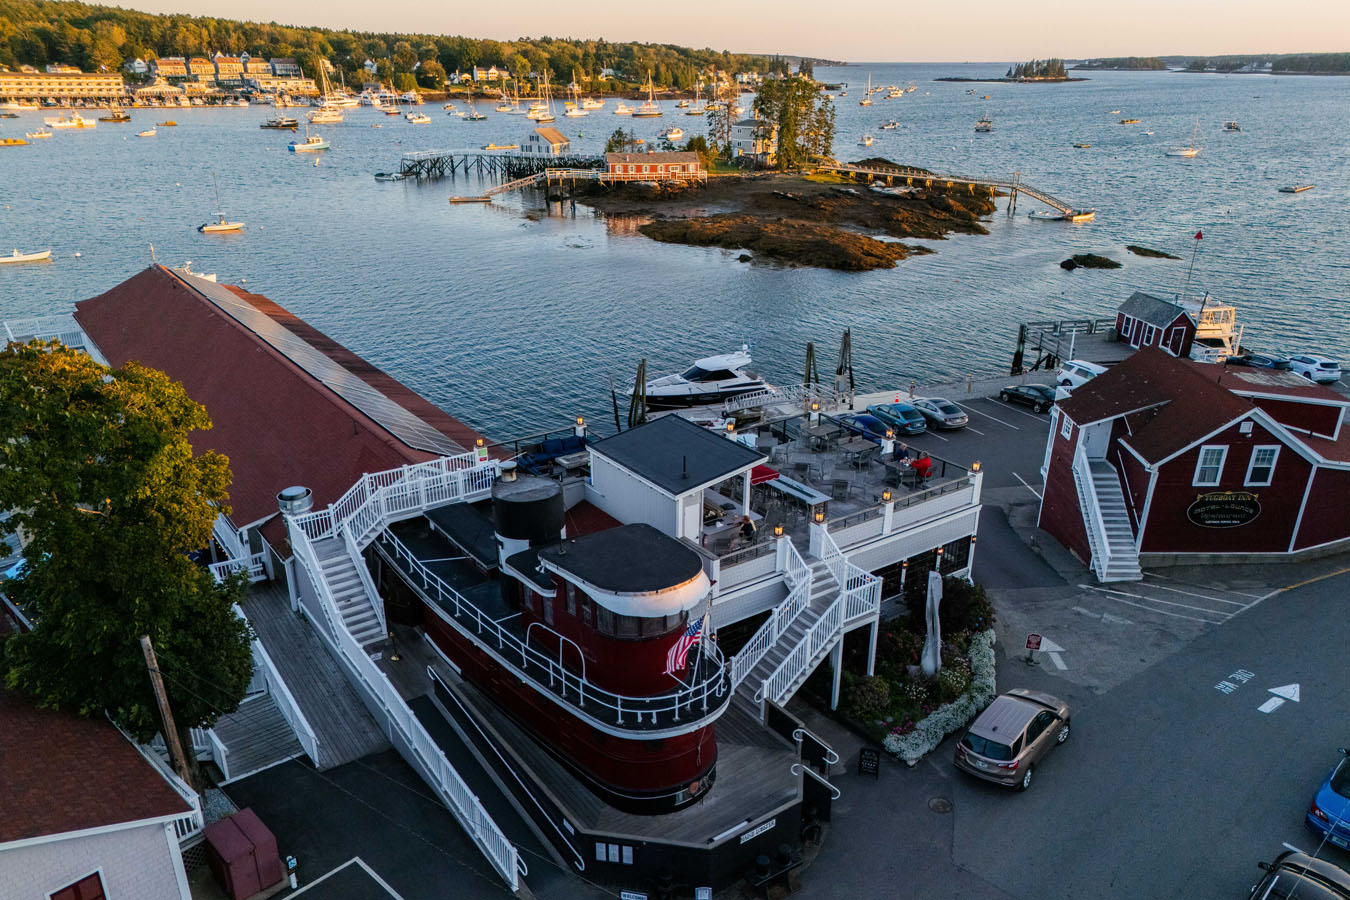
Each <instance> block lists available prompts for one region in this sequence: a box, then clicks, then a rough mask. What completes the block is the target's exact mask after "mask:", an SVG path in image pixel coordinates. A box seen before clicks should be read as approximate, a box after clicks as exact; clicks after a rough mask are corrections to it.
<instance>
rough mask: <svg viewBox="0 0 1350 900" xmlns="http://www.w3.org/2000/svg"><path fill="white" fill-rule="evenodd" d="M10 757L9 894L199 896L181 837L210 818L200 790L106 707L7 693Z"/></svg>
mask: <svg viewBox="0 0 1350 900" xmlns="http://www.w3.org/2000/svg"><path fill="white" fill-rule="evenodd" d="M0 758H2V759H4V760H5V782H4V783H5V786H4V798H5V814H4V815H3V816H0V885H4V886H5V888H4V892H3V893H4V895H5V896H6V897H34V898H50V900H94V898H103V897H114V898H115V897H146V898H150V897H154V898H159V900H169V898H178V900H190V897H191V894H190V893H189V891H188V881H187V873H186V871H185V869H184V867H183V855H182V851H181V849H180V843H179V841H180V837H182V836H185V835H187V834H189V833H190V834H196V833H198V832H199V831H200V829H201V827H202V817H201V812H200V810H199V808H198V807H197V805H196V803H195V801H193V802H189V800H188V799H187V798H188V797H189V796H193V797H195V795H194V794H192V790H191V788H189V787H187V785H185V784H183V783H182V782H181V781H179V780H178V779H177V778H175V777H174V776H172V775H170V774H168V773H167V772H164V771H163V770H161V769H160V768H158V767H157V766H155V765H154V764H152V763H151V761H150V760H149V759H148V758H147V757H146V756H143V755H142V753H141V751H140V750H138V749H137V748H136V747H135V746H133V745H132V744H131V742H130V741H128V740H127V739H126V738H124V737H123V736H122V735H121V734H119V733H118V731H117V729H116V728H114V727H113V726H112V725H111V724H109V723H108V721H107V720H105V719H104V718H103V717H102V716H101V715H100V716H97V717H94V718H89V719H81V718H79V717H77V716H75V715H74V714H72V713H69V712H54V711H50V710H39V709H37V708H36V707H35V706H33V705H32V703H31V702H29V701H28V700H26V699H24V698H22V697H20V696H19V695H17V694H12V693H7V692H0Z"/></svg>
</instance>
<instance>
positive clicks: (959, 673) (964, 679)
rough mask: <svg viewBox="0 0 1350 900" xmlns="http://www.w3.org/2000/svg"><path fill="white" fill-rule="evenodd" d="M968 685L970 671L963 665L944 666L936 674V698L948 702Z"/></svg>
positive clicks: (964, 690)
mask: <svg viewBox="0 0 1350 900" xmlns="http://www.w3.org/2000/svg"><path fill="white" fill-rule="evenodd" d="M968 687H970V673H969V672H967V671H966V668H965V666H944V667H943V669H942V671H941V672H939V673H938V676H937V694H938V699H939V700H941V701H942V702H943V703H950V702H952V701H953V700H955V699H956V698H958V697H960V696H961V695H962V694H964V693H965V692H966V688H968Z"/></svg>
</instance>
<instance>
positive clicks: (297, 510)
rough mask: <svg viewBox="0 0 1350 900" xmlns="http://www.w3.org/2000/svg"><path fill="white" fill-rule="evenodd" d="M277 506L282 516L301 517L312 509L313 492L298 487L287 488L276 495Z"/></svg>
mask: <svg viewBox="0 0 1350 900" xmlns="http://www.w3.org/2000/svg"><path fill="white" fill-rule="evenodd" d="M277 506H279V507H280V508H281V512H282V514H283V515H287V516H299V515H303V514H304V513H307V512H309V511H310V510H311V509H313V508H314V492H313V491H311V490H310V489H309V488H307V487H302V486H299V485H297V486H295V487H288V488H286V489H285V490H284V491H282V492H280V493H279V494H277Z"/></svg>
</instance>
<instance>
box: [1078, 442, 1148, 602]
mask: <svg viewBox="0 0 1350 900" xmlns="http://www.w3.org/2000/svg"><path fill="white" fill-rule="evenodd" d="M1088 471H1089V473H1090V474H1091V476H1092V494H1093V496H1094V498H1095V500H1096V504H1097V509H1098V511H1099V513H1100V516H1101V525H1102V527H1103V529H1104V531H1105V536H1106V547H1105V559H1104V560H1100V563H1101V564H1100V566H1099V565H1098V562H1099V561H1098V560H1095V559H1094V560H1093V568H1094V569H1095V570H1096V571H1097V578H1098V580H1099V581H1139V580H1141V579H1142V578H1143V577H1144V575H1143V572H1141V571H1140V569H1139V552H1138V550H1136V549H1135V546H1134V531H1133V530H1132V529H1131V528H1130V515H1129V513H1128V512H1126V511H1125V497H1124V495H1123V494H1122V493H1121V489H1120V477H1119V476H1118V475H1117V474H1116V470H1115V468H1114V467H1112V466H1111V464H1110V463H1107V462H1105V461H1103V460H1097V459H1094V460H1089V461H1088Z"/></svg>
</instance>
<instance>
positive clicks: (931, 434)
mask: <svg viewBox="0 0 1350 900" xmlns="http://www.w3.org/2000/svg"><path fill="white" fill-rule="evenodd" d="M923 434H926V435H928V436H929V437H935V438H937V439H938V440H939V441H950V440H951V438H945V437H943V436H942V435H940V434H938V433H937V432H936V431H925V432H923ZM920 436H921V435H918V434H916V435H913V437H920Z"/></svg>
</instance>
